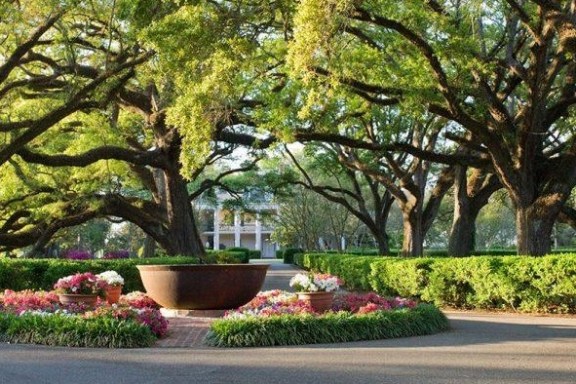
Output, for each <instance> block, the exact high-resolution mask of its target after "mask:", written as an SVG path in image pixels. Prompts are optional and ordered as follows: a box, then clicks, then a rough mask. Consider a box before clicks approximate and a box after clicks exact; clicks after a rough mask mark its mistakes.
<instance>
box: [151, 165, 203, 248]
mask: <svg viewBox="0 0 576 384" xmlns="http://www.w3.org/2000/svg"><path fill="white" fill-rule="evenodd" d="M164 179H165V190H166V193H165V199H164V200H163V205H164V207H165V209H166V216H167V225H166V236H165V237H164V238H162V239H161V241H159V243H160V245H161V246H162V247H163V248H164V249H166V252H167V253H168V254H169V255H182V256H197V257H204V256H205V250H204V245H203V244H202V241H201V239H200V235H199V232H198V227H197V225H196V220H195V218H194V210H193V209H192V204H190V202H189V201H188V191H187V188H186V181H185V180H184V178H183V177H182V176H181V175H180V173H179V172H178V170H175V171H174V172H170V171H168V172H164ZM157 241H158V240H157Z"/></svg>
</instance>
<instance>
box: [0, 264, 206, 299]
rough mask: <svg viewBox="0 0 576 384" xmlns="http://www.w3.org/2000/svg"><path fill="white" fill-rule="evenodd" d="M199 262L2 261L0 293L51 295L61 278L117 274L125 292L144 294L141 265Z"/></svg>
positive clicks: (0, 267) (0, 266)
mask: <svg viewBox="0 0 576 384" xmlns="http://www.w3.org/2000/svg"><path fill="white" fill-rule="evenodd" d="M197 262H198V260H197V259H195V258H190V257H158V258H156V257H155V258H149V259H111V260H103V259H94V260H66V259H7V258H0V289H1V290H4V289H12V290H14V291H21V290H24V289H31V290H35V291H42V290H45V291H49V290H51V289H52V286H53V285H54V283H55V282H56V281H57V280H58V279H59V278H61V277H64V276H68V275H72V274H74V273H76V272H89V271H90V272H93V273H100V272H104V271H107V270H115V271H116V272H118V273H119V274H120V275H121V276H122V277H124V280H125V284H124V291H125V292H131V291H143V290H144V287H143V286H142V281H141V280H140V274H139V273H138V269H137V268H136V266H137V265H140V264H189V263H197Z"/></svg>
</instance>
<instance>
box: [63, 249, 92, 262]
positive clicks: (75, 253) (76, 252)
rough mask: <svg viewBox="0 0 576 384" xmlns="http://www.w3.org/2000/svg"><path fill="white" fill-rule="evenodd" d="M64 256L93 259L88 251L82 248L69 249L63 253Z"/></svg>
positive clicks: (70, 258) (75, 258) (74, 258)
mask: <svg viewBox="0 0 576 384" xmlns="http://www.w3.org/2000/svg"><path fill="white" fill-rule="evenodd" d="M64 257H65V258H66V259H69V260H89V259H93V257H92V254H91V253H90V251H85V250H82V249H71V250H69V251H67V252H66V253H65V254H64Z"/></svg>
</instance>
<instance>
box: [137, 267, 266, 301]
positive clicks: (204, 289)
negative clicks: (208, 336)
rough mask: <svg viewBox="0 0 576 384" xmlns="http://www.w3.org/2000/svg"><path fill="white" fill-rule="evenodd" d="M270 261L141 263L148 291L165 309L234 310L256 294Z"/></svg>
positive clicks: (142, 275) (145, 286) (141, 275)
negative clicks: (244, 262)
mask: <svg viewBox="0 0 576 384" xmlns="http://www.w3.org/2000/svg"><path fill="white" fill-rule="evenodd" d="M268 267H269V265H267V264H208V265H197V264H179V265H178V264H176V265H175V264H171V265H138V266H137V268H138V270H139V271H140V277H141V278H142V283H143V284H144V288H145V289H146V294H147V295H148V296H150V297H151V298H152V299H153V300H154V301H156V302H157V303H158V304H160V305H161V306H163V307H165V308H172V309H190V310H193V309H196V310H208V309H234V308H238V307H240V306H242V305H244V304H246V303H247V302H249V301H250V300H252V299H253V298H254V296H256V294H257V293H258V291H259V290H260V288H261V287H262V284H263V283H264V278H265V277H266V271H267V270H268Z"/></svg>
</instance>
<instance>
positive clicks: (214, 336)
mask: <svg viewBox="0 0 576 384" xmlns="http://www.w3.org/2000/svg"><path fill="white" fill-rule="evenodd" d="M446 329H448V320H447V319H446V317H445V316H444V314H442V312H441V311H440V310H438V308H436V307H434V306H433V305H429V304H417V303H416V302H414V301H412V300H407V299H402V298H393V299H387V298H383V297H381V296H378V295H377V294H374V293H368V294H342V295H337V296H336V299H335V300H334V303H333V307H332V311H331V312H328V313H326V314H317V313H314V312H313V311H312V309H311V308H310V306H309V305H308V304H307V303H305V302H303V301H301V300H298V298H297V296H296V295H295V294H293V293H289V292H284V291H278V290H274V291H266V292H261V293H260V294H258V296H256V298H254V300H252V301H251V302H250V303H248V304H246V305H245V306H243V307H241V308H239V309H238V310H235V311H229V312H227V313H226V314H225V316H224V318H223V319H220V320H216V321H214V322H213V323H212V325H211V328H210V332H209V333H208V335H207V336H206V343H207V344H209V345H212V346H218V347H257V346H274V345H299V344H316V343H339V342H349V341H360V340H377V339H386V338H394V337H406V336H418V335H427V334H432V333H437V332H440V331H443V330H446Z"/></svg>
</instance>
